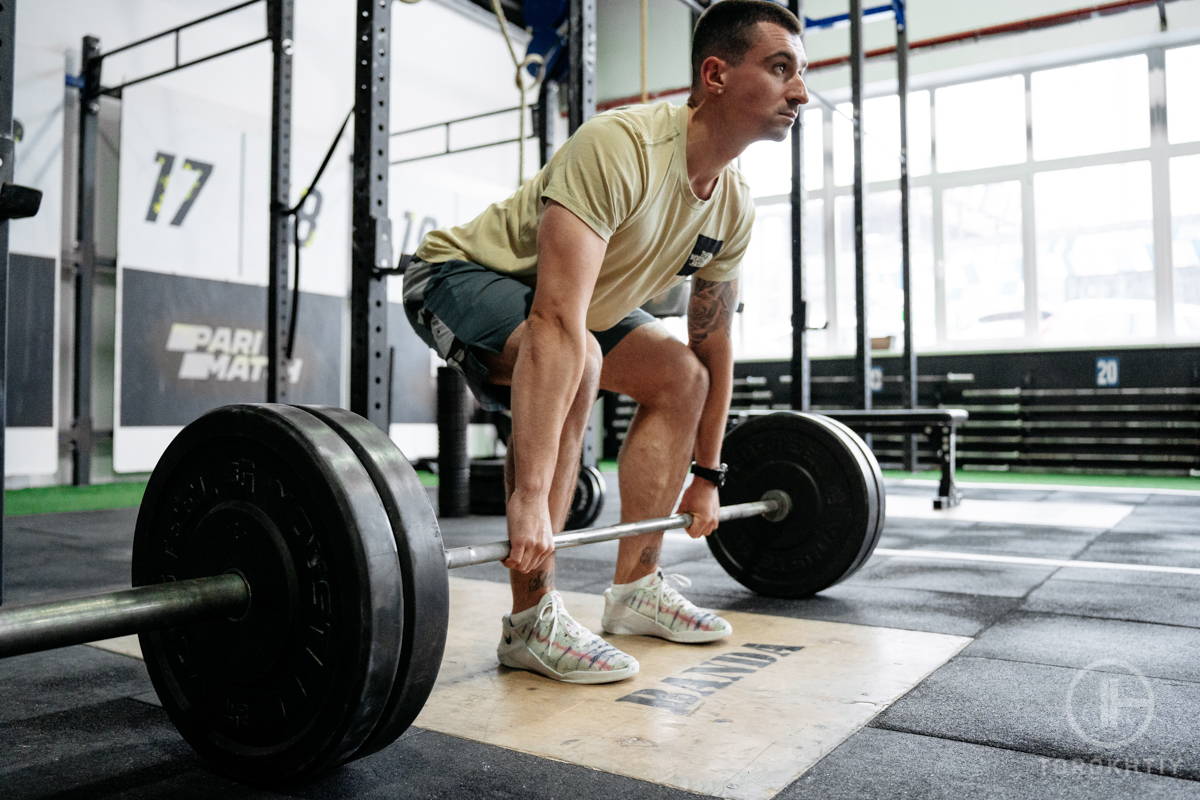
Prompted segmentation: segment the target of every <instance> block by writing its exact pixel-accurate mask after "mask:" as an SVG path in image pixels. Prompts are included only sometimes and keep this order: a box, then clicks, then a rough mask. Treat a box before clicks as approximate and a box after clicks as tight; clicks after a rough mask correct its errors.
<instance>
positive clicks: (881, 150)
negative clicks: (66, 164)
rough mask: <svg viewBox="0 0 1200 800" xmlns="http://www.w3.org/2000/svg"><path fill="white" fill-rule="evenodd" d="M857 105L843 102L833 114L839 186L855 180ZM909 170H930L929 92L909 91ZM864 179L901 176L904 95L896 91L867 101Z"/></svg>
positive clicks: (914, 172)
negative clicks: (901, 96)
mask: <svg viewBox="0 0 1200 800" xmlns="http://www.w3.org/2000/svg"><path fill="white" fill-rule="evenodd" d="M853 110H854V109H853V106H851V105H850V104H849V103H839V104H838V106H837V110H836V111H835V112H834V114H833V139H834V146H833V175H834V180H836V181H837V184H838V185H839V186H847V185H850V184H853V183H854V138H853V137H854V123H853ZM907 116H908V174H909V176H910V177H918V176H921V175H928V174H929V167H930V163H929V162H930V157H929V144H930V138H929V92H910V93H909V95H908V114H907ZM862 142H863V180H865V181H867V182H868V183H872V182H874V181H894V180H897V179H899V177H900V98H899V97H897V96H896V95H894V94H889V95H887V96H885V97H872V98H870V99H868V100H864V101H863V137H862Z"/></svg>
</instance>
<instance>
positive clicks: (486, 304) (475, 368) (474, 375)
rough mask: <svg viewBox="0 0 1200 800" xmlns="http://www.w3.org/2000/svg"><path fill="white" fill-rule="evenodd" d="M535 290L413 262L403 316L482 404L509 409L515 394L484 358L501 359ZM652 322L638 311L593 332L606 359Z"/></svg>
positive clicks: (461, 267)
mask: <svg viewBox="0 0 1200 800" xmlns="http://www.w3.org/2000/svg"><path fill="white" fill-rule="evenodd" d="M532 304H533V288H532V287H530V286H529V285H527V284H525V283H522V282H521V281H519V280H517V279H516V278H511V277H509V276H507V275H504V274H502V273H499V272H495V271H493V270H490V269H488V268H487V267H483V266H480V265H479V264H473V263H471V262H469V261H445V262H443V263H440V264H430V263H429V262H427V261H421V260H419V259H415V258H414V259H413V260H412V262H411V263H410V264H409V265H408V268H407V269H406V270H405V271H404V313H405V314H406V315H407V316H408V321H409V322H410V323H412V326H413V329H414V330H415V331H416V332H417V335H418V336H420V337H421V339H422V341H424V342H425V343H426V344H427V345H429V346H430V347H432V348H433V349H434V351H436V352H437V354H438V355H439V356H441V357H442V358H444V359H446V363H447V364H450V365H451V366H453V367H456V368H457V369H458V370H459V371H461V372H462V373H463V375H464V376H466V379H467V385H468V386H470V387H471V391H472V392H473V393H474V394H475V397H476V399H477V400H479V404H480V405H482V406H483V407H484V408H485V409H487V410H489V411H502V410H505V409H507V408H509V407H510V405H511V399H512V398H511V392H510V390H509V387H507V386H499V385H497V384H494V383H492V382H491V381H490V380H489V379H488V370H487V367H486V366H484V364H483V361H482V360H481V356H482V355H484V354H486V353H499V352H501V351H502V350H503V349H504V343H505V342H507V341H508V337H509V336H511V335H512V332H513V331H515V330H516V329H517V326H518V325H520V324H521V323H522V322H523V321H524V320H525V319H526V317H528V316H529V307H530V306H531V305H532ZM653 321H654V317H653V316H652V315H651V314H649V313H648V312H646V311H643V310H642V309H640V308H635V309H634V310H633V311H632V312H630V313H629V315H628V316H626V317H625V318H624V319H622V320H621V321H620V322H618V323H617V324H616V325H614V326H612V327H611V328H609V329H608V330H604V331H592V332H591V333H592V335H593V336H595V337H596V341H598V342H599V343H600V350H601V352H603V353H604V354H605V355H608V353H609V352H610V351H611V350H612V349H613V348H614V347H616V346H617V343H618V342H620V341H621V340H622V339H624V338H625V335H626V334H628V333H629V332H630V331H632V330H633V329H634V328H637V327H639V326H641V325H645V324H646V323H647V322H653Z"/></svg>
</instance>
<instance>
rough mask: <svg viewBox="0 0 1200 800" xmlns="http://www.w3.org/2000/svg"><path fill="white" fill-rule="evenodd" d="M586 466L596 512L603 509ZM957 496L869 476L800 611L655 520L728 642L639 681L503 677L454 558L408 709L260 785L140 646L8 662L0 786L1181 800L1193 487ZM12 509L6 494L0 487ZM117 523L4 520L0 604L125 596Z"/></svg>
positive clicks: (656, 668) (593, 557) (104, 516)
mask: <svg viewBox="0 0 1200 800" xmlns="http://www.w3.org/2000/svg"><path fill="white" fill-rule="evenodd" d="M606 478H607V481H608V485H609V487H610V492H609V495H608V498H607V500H606V502H605V507H604V510H603V512H602V514H601V517H600V519H599V520H598V521H597V524H610V523H613V522H616V521H617V520H618V514H619V508H618V501H617V499H616V497H615V495H616V492H615V491H614V490H615V487H616V476H615V475H614V474H608V475H606ZM1190 483H1192V484H1194V483H1195V481H1190ZM1185 485H1186V484H1185ZM963 489H964V492H965V495H966V500H965V502H964V503H963V505H962V506H960V507H959V508H958V509H955V510H953V511H950V512H934V511H933V510H932V509H931V508H930V505H931V503H930V499H931V496H932V494H933V485H932V484H930V483H928V482H923V481H914V480H897V479H889V480H888V481H887V505H888V519H887V524H886V527H885V529H884V535H883V538H882V539H881V541H880V544H879V549H878V550H877V551H876V554H875V555H874V556H873V557H872V559H871V560H870V561H869V562H868V563H867V564H866V566H865V567H864V568H863V569H861V570H860V571H859V572H858V573H856V574H855V575H854V576H852V577H851V578H850V579H848V580H847V581H845V582H843V583H841V584H839V585H837V586H835V587H833V588H831V589H829V590H827V591H825V592H823V593H822V594H821V595H819V596H817V597H815V598H812V599H808V600H801V601H783V600H776V599H770V598H764V597H759V596H756V595H754V594H752V593H750V592H749V591H748V590H746V589H744V588H742V587H741V586H740V585H738V584H737V583H735V582H734V581H733V580H732V579H731V578H730V577H729V576H727V575H726V574H725V573H724V571H723V570H722V569H721V568H720V566H719V565H718V564H717V563H716V562H715V561H714V560H713V559H712V558H711V556H710V555H709V554H708V548H707V547H706V545H704V544H703V543H702V542H696V541H692V540H691V539H689V538H688V537H687V536H686V535H684V534H682V533H680V532H669V533H668V534H667V540H666V543H665V546H664V551H663V560H662V563H663V566H664V568H665V570H666V571H667V572H676V573H681V574H683V575H686V576H687V577H688V578H690V579H691V581H692V585H691V586H690V587H689V588H686V589H684V590H683V591H684V593H685V594H686V595H688V596H689V597H690V598H691V599H693V600H695V601H696V602H697V603H698V604H700V605H703V606H708V607H712V608H715V609H721V610H723V611H724V612H726V613H727V615H728V617H729V618H730V620H731V621H732V622H733V624H734V635H733V637H732V638H731V639H729V640H726V641H724V642H719V643H714V644H709V645H701V646H688V645H675V644H669V643H666V642H660V641H658V640H648V639H644V638H639V637H614V639H613V640H614V642H615V643H617V644H618V646H621V647H625V648H626V649H628V650H629V651H630V652H632V653H634V654H635V655H636V656H637V657H638V658H639V660H640V661H641V662H642V672H641V674H639V675H638V676H637V677H635V678H633V679H631V680H629V681H625V682H622V683H620V684H613V685H608V686H564V685H559V684H553V683H551V682H549V681H546V680H544V679H541V678H539V677H537V676H533V675H531V674H529V673H524V672H518V671H509V670H506V669H504V668H501V667H499V666H498V665H497V663H496V661H495V655H494V648H495V643H496V637H497V635H498V629H499V625H498V616H499V614H500V613H501V612H502V610H503V609H504V603H505V597H506V595H507V575H506V572H505V571H504V570H503V568H502V567H500V566H499V565H498V564H488V565H483V566H479V567H470V568H467V569H463V570H456V571H455V572H453V573H452V576H451V585H452V597H451V620H450V635H449V637H448V643H447V651H446V657H445V659H444V660H443V665H442V670H441V673H440V676H439V682H438V686H437V688H436V689H435V690H434V694H433V696H432V697H431V698H430V701H429V703H427V704H426V706H425V709H424V711H423V712H422V715H421V716H420V717H419V718H418V720H417V723H416V725H415V726H414V727H412V728H410V729H409V731H408V732H407V733H405V735H404V736H403V737H401V738H400V739H399V740H398V741H397V742H395V743H394V744H393V745H391V746H390V747H388V748H386V749H384V750H383V751H382V752H380V753H377V754H375V755H373V756H370V757H367V758H365V759H362V760H359V761H355V762H353V763H351V764H349V765H347V766H345V767H343V768H341V769H339V770H337V771H335V772H333V773H331V774H329V775H326V776H323V777H322V778H320V779H319V780H317V781H315V782H313V783H310V784H307V785H304V786H299V787H294V788H291V789H289V790H287V791H283V792H268V791H263V790H259V789H253V788H249V787H246V786H242V785H239V784H236V783H232V782H230V781H227V780H225V779H223V778H220V777H218V776H215V775H213V774H212V773H210V772H208V771H207V770H206V769H205V768H204V766H203V765H202V764H201V763H200V761H199V760H198V759H197V758H196V757H195V756H194V755H193V753H192V751H191V750H190V748H189V747H188V746H187V745H186V744H185V743H184V742H183V741H182V740H181V739H180V738H179V736H178V734H177V733H176V732H175V730H174V728H173V727H172V726H171V724H170V723H169V722H168V720H167V719H166V717H165V715H164V713H163V712H162V710H161V708H160V707H159V706H158V705H157V704H156V699H155V697H154V694H153V692H152V690H151V686H150V682H149V679H148V678H147V676H146V674H145V671H144V669H143V667H142V665H141V663H140V661H139V659H138V658H137V649H136V639H132V640H114V641H110V642H105V643H98V644H95V645H86V646H78V647H71V648H66V649H63V650H58V651H53V652H49V653H41V654H33V655H26V656H20V657H16V658H12V659H8V660H5V661H2V662H0V688H2V691H0V797H2V798H5V800H17V799H18V798H46V797H56V798H71V797H81V798H82V797H87V798H107V797H129V798H140V797H146V798H150V797H205V798H208V797H212V796H216V795H221V796H223V797H226V798H242V797H303V798H327V797H328V798H333V797H356V798H375V797H378V798H385V797H386V798H397V797H416V798H425V797H431V798H432V797H445V798H459V797H464V796H471V797H477V798H490V797H521V798H557V797H604V798H614V797H623V798H624V797H628V798H677V797H680V798H681V797H696V796H722V797H736V798H764V799H765V798H770V797H775V798H866V797H915V798H917V797H962V796H979V797H1001V798H1034V797H1056V798H1058V797H1061V798H1094V797H1106V798H1107V797H1138V798H1151V797H1152V798H1168V797H1169V798H1175V797H1179V798H1183V797H1200V747H1197V734H1196V725H1195V720H1196V719H1197V718H1200V546H1198V545H1200V492H1197V491H1186V490H1161V489H1151V488H1145V485H1144V483H1138V482H1129V483H1126V484H1123V485H1120V484H1119V485H1116V486H1108V487H1105V488H1102V489H1098V488H1087V487H1070V486H1068V487H1059V488H1046V487H1043V486H1037V485H1019V484H1018V485H1011V486H1000V485H983V484H964V485H963ZM429 491H431V492H432V491H433V490H429ZM16 494H17V495H19V494H20V493H16ZM133 502H136V499H133ZM96 504H97V505H103V502H97V503H96ZM125 504H126V505H128V503H125ZM9 508H10V512H16V511H28V510H29V509H28V508H27V507H26V506H23V505H22V503H21V502H20V499H19V498H17V497H15V495H14V500H13V501H11V502H10V503H9ZM135 517H136V510H135V509H133V508H119V509H108V510H104V509H99V510H90V511H59V512H56V513H38V514H33V513H22V514H14V515H13V516H10V517H9V518H8V519H7V520H6V523H5V541H4V546H5V553H4V555H5V564H4V568H5V569H4V572H5V601H6V603H12V604H19V603H24V602H31V601H35V600H42V599H51V598H58V597H62V596H69V595H79V594H86V593H90V592H93V591H106V590H113V589H119V588H122V587H125V586H127V585H128V576H127V573H128V566H129V558H130V547H131V537H132V529H133V523H134V519H135ZM442 532H443V536H444V539H445V544H446V546H448V547H450V546H457V545H462V544H468V543H474V542H483V541H490V540H495V539H499V538H503V536H504V522H503V520H502V519H501V518H497V517H473V518H466V519H451V520H443V523H442ZM615 551H616V543H614V542H608V543H603V544H598V545H592V546H589V547H585V548H579V549H574V550H569V551H564V552H562V553H560V554H559V558H558V577H557V581H558V585H559V588H560V589H561V590H562V591H563V592H564V595H565V596H566V598H567V602H568V608H570V609H572V610H573V612H574V613H575V615H576V616H577V618H579V619H580V621H581V622H583V623H584V624H586V625H589V626H592V627H598V624H599V613H600V607H601V606H600V604H599V601H598V595H599V593H600V592H601V591H602V590H603V588H604V587H605V586H606V585H607V584H608V581H609V579H610V578H611V564H612V559H613V557H614V554H615ZM1084 562H1088V563H1084ZM1095 562H1102V563H1100V564H1097V563H1095Z"/></svg>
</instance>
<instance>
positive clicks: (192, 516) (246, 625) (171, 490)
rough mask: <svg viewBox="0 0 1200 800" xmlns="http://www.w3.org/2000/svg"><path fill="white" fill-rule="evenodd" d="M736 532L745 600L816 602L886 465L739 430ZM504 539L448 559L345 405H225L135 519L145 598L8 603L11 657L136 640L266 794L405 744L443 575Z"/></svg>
mask: <svg viewBox="0 0 1200 800" xmlns="http://www.w3.org/2000/svg"><path fill="white" fill-rule="evenodd" d="M722 458H723V460H725V461H726V462H727V463H728V464H729V467H730V469H729V479H728V481H727V483H726V485H725V487H724V488H723V489H722V490H721V499H722V501H723V502H724V501H726V500H729V501H731V502H730V503H729V504H728V505H723V506H722V507H721V511H720V519H721V522H722V523H723V524H722V525H721V527H720V528H719V529H718V530H717V531H716V532H714V533H713V534H712V535H711V536H709V537H707V539H706V541H707V542H708V544H709V547H710V549H711V550H712V552H713V554H714V555H715V557H716V558H717V560H718V561H719V562H720V563H721V564H722V566H724V567H725V569H726V571H727V572H728V573H729V574H730V575H731V576H732V577H734V578H735V579H736V580H738V581H739V582H740V583H742V584H743V585H744V586H746V587H747V588H750V589H752V590H754V591H756V592H759V593H762V594H767V595H772V596H782V597H805V596H809V595H812V594H814V593H816V592H819V591H821V590H822V589H825V588H827V587H829V586H832V585H833V584H834V583H837V582H838V581H840V580H843V579H845V578H846V577H848V576H849V575H850V574H852V573H853V572H854V571H855V570H857V569H858V568H859V567H860V566H861V565H862V564H863V562H865V561H866V559H867V558H868V556H869V555H870V553H871V551H872V550H873V549H874V547H875V544H876V542H877V541H878V538H879V535H880V532H881V531H882V528H883V520H884V495H883V485H882V479H881V476H880V472H879V466H878V464H877V463H876V461H875V459H874V456H873V455H872V454H871V452H870V451H869V450H868V449H867V448H866V446H865V444H863V442H862V440H861V439H859V438H858V437H857V436H856V435H855V434H854V433H853V432H851V431H850V430H849V429H848V428H846V427H845V426H843V425H842V424H840V423H838V422H836V421H834V420H831V419H829V418H827V417H822V416H817V415H812V414H800V413H794V412H783V413H779V414H772V415H768V416H762V417H756V418H753V419H751V420H749V421H747V422H744V423H742V424H741V425H739V426H738V427H736V428H734V429H733V430H732V431H731V432H730V433H729V434H728V435H727V436H726V439H725V442H724V444H723V447H722ZM690 524H691V516H690V515H689V514H686V513H683V514H675V515H673V516H669V517H664V518H661V519H652V520H646V521H642V522H628V523H623V524H620V525H613V526H609V527H603V528H592V529H588V530H582V531H572V532H570V533H566V534H561V535H559V536H556V537H554V546H555V550H560V549H564V548H567V547H574V546H578V545H582V544H588V543H592V542H600V541H609V540H613V539H619V538H622V537H624V536H633V535H637V534H641V533H647V532H653V531H662V530H667V529H671V528H681V527H687V526H688V525H690ZM507 555H508V542H506V541H504V542H493V543H490V544H483V545H477V546H467V547H457V548H451V549H448V550H447V549H443V547H442V540H441V534H440V531H439V528H438V523H437V518H436V516H435V514H434V511H433V508H432V506H431V505H430V503H429V501H428V499H427V496H426V494H425V490H424V489H423V488H422V486H421V484H420V481H419V480H418V478H417V476H416V473H415V472H414V471H413V469H412V467H411V466H410V465H409V463H408V461H407V459H405V457H404V456H403V455H402V454H401V453H400V451H399V449H398V448H396V447H395V445H394V444H393V443H392V442H391V440H390V439H389V438H388V437H387V436H386V435H385V434H383V433H382V432H381V431H380V430H379V429H378V428H376V427H375V426H374V425H372V424H371V423H369V422H367V421H366V420H365V419H363V418H362V417H359V416H357V415H355V414H352V413H350V412H348V411H345V410H342V409H335V408H328V407H299V406H284V405H272V404H248V405H234V406H227V407H224V408H220V409H216V410H214V411H212V412H209V413H208V414H206V415H204V416H203V417H201V418H199V419H198V420H196V421H195V422H193V423H191V424H190V425H188V426H186V427H185V428H184V429H183V430H182V431H181V432H180V433H179V435H178V436H177V437H176V438H175V439H174V440H173V441H172V443H171V444H170V446H168V448H167V450H166V451H165V452H164V454H163V456H162V458H161V459H160V460H159V462H158V464H157V466H156V467H155V469H154V472H153V473H152V474H151V477H150V480H149V482H148V484H147V487H146V493H145V496H144V498H143V501H142V505H141V507H140V509H139V511H138V518H137V524H136V528H135V531H134V541H133V569H132V572H133V583H134V586H135V588H133V589H129V590H124V591H118V592H111V593H108V594H100V595H93V596H90V597H83V598H78V599H73V600H60V601H51V602H45V603H37V604H32V605H28V606H22V607H14V608H6V609H0V657H4V656H12V655H17V654H21V653H29V652H35V651H42V650H49V649H53V648H56V647H63V646H66V645H71V644H79V643H83V642H88V641H95V640H97V639H102V638H110V637H114V636H121V635H126V634H130V633H138V634H139V635H140V643H141V649H142V653H143V656H144V658H145V663H146V668H147V671H148V672H149V674H150V678H151V681H152V682H153V684H154V687H155V690H156V691H157V693H158V695H159V698H160V699H161V701H162V705H163V708H164V710H165V711H166V712H167V714H168V716H169V717H170V719H171V721H172V722H173V723H174V724H175V726H176V727H177V728H178V729H179V732H180V734H181V735H182V736H183V738H184V739H185V740H186V741H187V742H188V743H189V744H190V745H191V746H192V747H193V748H194V749H195V750H196V751H197V752H198V753H199V754H200V756H201V757H202V758H204V759H205V760H206V761H207V762H208V763H209V764H210V766H211V767H212V768H214V769H215V770H216V771H218V772H220V773H222V774H225V775H228V776H230V777H233V778H235V779H237V780H241V781H244V782H247V783H251V784H257V785H280V784H287V783H293V782H296V781H299V780H304V779H307V778H311V777H313V776H315V775H317V774H320V773H322V772H324V771H327V770H329V769H332V768H334V767H336V766H338V765H340V764H344V763H347V762H349V761H352V760H354V759H356V758H360V757H362V756H365V755H368V754H370V753H373V752H376V751H378V750H380V749H381V748H383V747H386V746H387V745H388V744H390V743H391V742H393V741H395V739H397V738H398V737H399V736H400V735H401V734H402V733H403V732H404V730H405V729H407V728H408V726H409V725H410V724H411V723H412V721H413V720H414V719H415V718H416V716H417V714H418V713H419V712H420V710H421V708H422V707H423V706H424V704H425V701H426V699H427V698H428V696H429V693H430V691H431V690H432V688H433V685H434V682H435V680H436V678H437V673H438V667H439V664H440V662H441V659H442V651H443V648H444V645H445V639H446V628H447V620H448V615H449V584H448V577H447V570H448V569H454V568H458V567H464V566H468V565H472V564H482V563H486V562H492V561H500V560H503V559H504V558H506V557H507Z"/></svg>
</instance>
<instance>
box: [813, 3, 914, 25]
mask: <svg viewBox="0 0 1200 800" xmlns="http://www.w3.org/2000/svg"><path fill="white" fill-rule="evenodd" d="M874 14H895V15H896V22H897V23H898V24H900V25H903V24H904V0H892V2H890V3H888V4H887V5H882V6H872V7H871V8H864V9H863V11H862V15H863V16H864V17H869V16H872V15H874ZM849 21H850V14H848V13H847V14H834V15H833V16H830V17H818V18H816V19H813V18H812V17H805V18H804V27H805V28H832V27H833V26H835V25H838V24H840V23H843V22H849Z"/></svg>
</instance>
